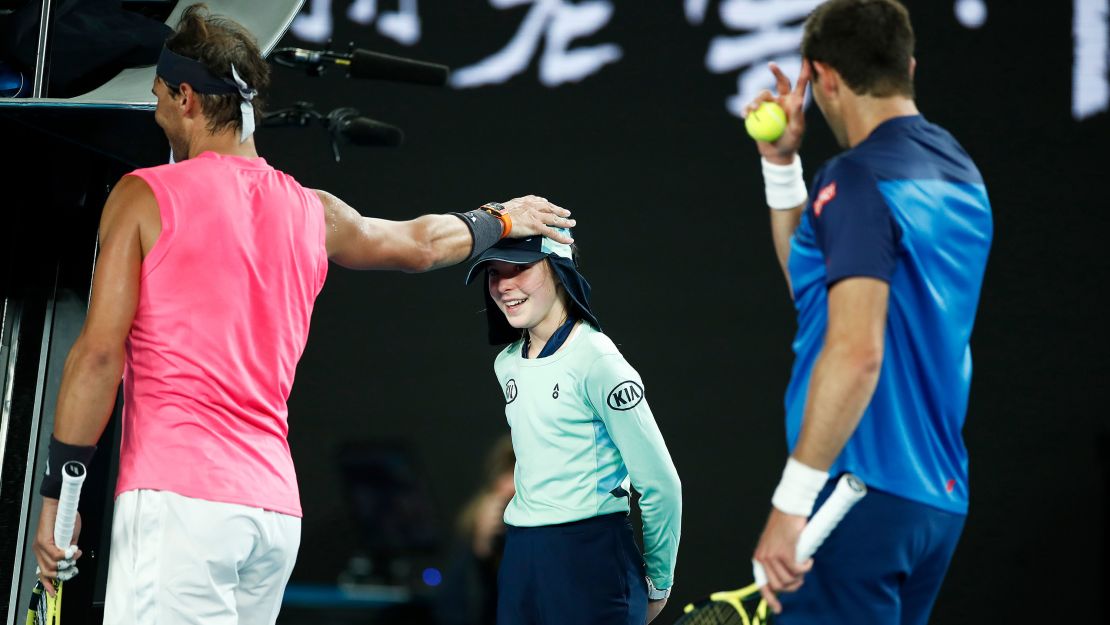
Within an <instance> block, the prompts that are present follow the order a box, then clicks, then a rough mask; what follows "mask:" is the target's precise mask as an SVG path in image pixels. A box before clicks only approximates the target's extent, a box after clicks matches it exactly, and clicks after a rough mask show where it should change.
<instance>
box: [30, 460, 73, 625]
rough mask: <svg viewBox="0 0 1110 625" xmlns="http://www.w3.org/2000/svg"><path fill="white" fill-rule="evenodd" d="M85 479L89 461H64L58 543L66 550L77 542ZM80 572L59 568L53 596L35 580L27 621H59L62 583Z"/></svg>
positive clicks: (43, 624)
mask: <svg viewBox="0 0 1110 625" xmlns="http://www.w3.org/2000/svg"><path fill="white" fill-rule="evenodd" d="M84 482H85V465H83V464H81V463H80V462H77V461H70V462H67V463H65V464H64V465H62V494H61V495H60V496H59V497H58V516H57V517H55V518H54V544H55V545H57V546H58V549H61V550H62V551H65V550H66V549H67V548H68V547H69V546H70V543H72V542H73V526H74V525H75V524H76V523H77V502H78V501H80V499H81V485H82V484H83V483H84ZM75 575H77V567H76V566H71V567H68V568H66V569H61V570H59V571H58V577H57V578H55V579H54V596H53V597H51V596H50V595H49V594H48V593H47V592H46V588H44V587H43V585H42V582H41V581H38V582H35V588H34V590H32V591H31V605H30V606H29V607H28V609H27V621H26V625H58V624H59V623H60V622H61V619H62V583H63V582H64V581H66V580H68V579H72V578H73V577H74V576H75Z"/></svg>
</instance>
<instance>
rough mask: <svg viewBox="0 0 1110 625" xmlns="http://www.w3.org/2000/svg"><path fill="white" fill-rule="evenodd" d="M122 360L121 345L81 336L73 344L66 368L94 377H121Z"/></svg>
mask: <svg viewBox="0 0 1110 625" xmlns="http://www.w3.org/2000/svg"><path fill="white" fill-rule="evenodd" d="M123 360H124V353H123V345H115V344H113V343H110V342H106V341H98V340H94V339H90V338H88V337H85V336H82V337H79V338H78V339H77V341H76V342H75V343H74V344H73V348H72V349H71V350H70V353H69V357H68V358H67V359H66V368H67V369H70V370H72V371H74V372H83V373H89V374H94V375H96V374H108V375H116V374H119V375H122V373H123Z"/></svg>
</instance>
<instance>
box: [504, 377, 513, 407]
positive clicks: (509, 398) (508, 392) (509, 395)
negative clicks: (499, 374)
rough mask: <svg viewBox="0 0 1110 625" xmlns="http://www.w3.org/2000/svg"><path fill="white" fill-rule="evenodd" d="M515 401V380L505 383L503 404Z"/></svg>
mask: <svg viewBox="0 0 1110 625" xmlns="http://www.w3.org/2000/svg"><path fill="white" fill-rule="evenodd" d="M515 399H516V380H509V381H508V382H506V383H505V403H506V404H511V403H513V400H515Z"/></svg>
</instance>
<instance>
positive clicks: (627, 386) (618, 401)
mask: <svg viewBox="0 0 1110 625" xmlns="http://www.w3.org/2000/svg"><path fill="white" fill-rule="evenodd" d="M643 398H644V387H642V386H640V385H639V384H637V383H635V382H633V381H632V380H625V381H624V382H621V383H620V384H618V385H617V387H616V388H614V389H613V390H612V391H609V399H607V400H606V402H605V403H607V404H609V407H610V408H612V409H613V410H632V409H633V408H635V407H636V405H637V404H639V403H640V400H642V399H643Z"/></svg>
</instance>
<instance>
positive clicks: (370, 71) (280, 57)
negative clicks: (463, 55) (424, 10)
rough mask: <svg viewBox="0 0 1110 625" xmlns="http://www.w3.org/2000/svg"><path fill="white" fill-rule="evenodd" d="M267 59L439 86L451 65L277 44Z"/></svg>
mask: <svg viewBox="0 0 1110 625" xmlns="http://www.w3.org/2000/svg"><path fill="white" fill-rule="evenodd" d="M270 59H271V60H273V62H274V63H277V64H278V65H282V66H284V67H305V69H306V71H307V72H308V74H309V75H310V76H322V75H323V74H324V72H325V71H326V69H327V68H328V67H339V68H342V69H345V70H347V75H348V77H351V78H369V79H373V80H390V81H393V82H403V83H414V84H419V85H432V86H436V87H442V86H443V85H445V84H447V74H448V72H449V71H450V69H449V68H448V67H447V66H446V65H440V64H439V63H428V62H426V61H418V60H416V59H408V58H405V57H400V56H393V55H391V54H382V53H381V52H371V51H370V50H363V49H361V48H354V47H353V46H352V47H351V49H350V50H349V51H348V52H346V53H342V52H334V51H332V50H326V49H325V50H306V49H304V48H278V49H277V50H274V51H273V52H272V53H271V54H270Z"/></svg>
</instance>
